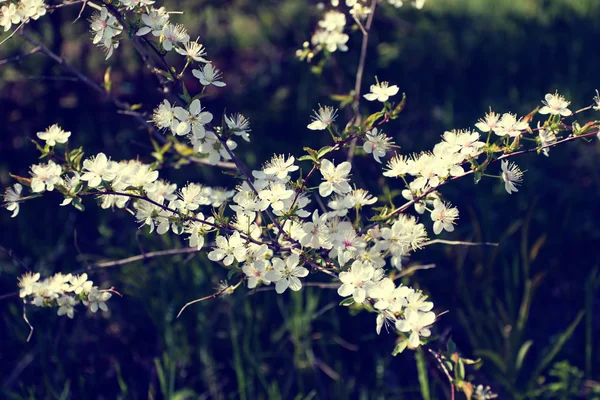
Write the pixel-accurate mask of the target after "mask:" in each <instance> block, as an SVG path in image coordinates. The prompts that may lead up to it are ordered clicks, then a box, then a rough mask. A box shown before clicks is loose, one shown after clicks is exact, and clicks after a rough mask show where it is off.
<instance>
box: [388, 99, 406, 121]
mask: <svg viewBox="0 0 600 400" xmlns="http://www.w3.org/2000/svg"><path fill="white" fill-rule="evenodd" d="M404 106H406V93H402V100H400V104H398V105H397V106H396V108H394V110H393V111H392V115H391V118H392V119H396V118H397V117H398V114H400V113H401V112H402V110H404Z"/></svg>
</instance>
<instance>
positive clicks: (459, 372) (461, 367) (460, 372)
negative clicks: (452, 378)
mask: <svg viewBox="0 0 600 400" xmlns="http://www.w3.org/2000/svg"><path fill="white" fill-rule="evenodd" d="M456 377H457V379H458V380H459V381H464V380H465V364H464V363H463V360H462V359H461V358H459V359H458V362H457V363H456Z"/></svg>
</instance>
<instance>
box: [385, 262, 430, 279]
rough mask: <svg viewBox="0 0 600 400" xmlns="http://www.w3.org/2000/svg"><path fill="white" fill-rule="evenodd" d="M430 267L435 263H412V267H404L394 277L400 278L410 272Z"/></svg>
mask: <svg viewBox="0 0 600 400" xmlns="http://www.w3.org/2000/svg"><path fill="white" fill-rule="evenodd" d="M432 268H435V264H424V265H413V266H412V267H408V268H405V269H403V270H402V271H400V273H399V274H398V275H396V277H395V278H394V279H400V278H402V277H403V276H406V275H409V274H412V273H413V272H415V271H420V270H425V269H432Z"/></svg>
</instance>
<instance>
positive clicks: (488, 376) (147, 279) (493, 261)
mask: <svg viewBox="0 0 600 400" xmlns="http://www.w3.org/2000/svg"><path fill="white" fill-rule="evenodd" d="M166 6H167V8H168V9H170V10H185V12H186V13H185V14H184V15H182V16H176V17H177V18H178V19H179V21H181V22H182V23H184V24H185V25H186V26H187V27H188V29H189V31H190V33H191V35H192V37H194V36H195V35H199V36H200V41H201V42H202V43H203V44H204V45H205V46H206V48H207V49H208V52H209V56H210V58H211V59H212V60H214V62H215V64H216V65H217V66H218V67H219V68H220V69H222V70H223V71H224V74H225V78H226V81H227V84H228V85H227V87H226V88H225V90H221V91H218V92H214V93H213V94H214V97H212V98H211V99H210V100H207V101H206V102H205V105H206V106H208V107H209V109H210V110H211V111H213V112H214V113H216V114H218V113H219V112H220V111H221V110H223V109H225V108H226V109H227V111H228V112H237V111H239V112H242V113H243V114H244V115H246V116H247V117H249V118H250V120H251V122H252V128H253V143H252V144H251V145H250V146H240V147H239V153H240V154H241V155H242V157H243V158H244V159H245V161H246V162H247V163H248V164H250V165H251V166H257V165H260V163H261V162H263V161H264V160H266V159H267V158H268V157H269V156H270V155H271V154H272V153H274V152H279V153H282V152H286V153H287V152H290V153H292V154H294V155H300V149H301V148H302V147H303V146H310V147H312V148H319V147H320V146H322V145H325V144H327V143H328V137H327V136H326V135H322V136H320V135H319V134H318V133H315V132H312V131H310V132H309V131H307V129H306V128H305V127H306V124H307V123H308V122H309V115H310V112H311V109H313V108H315V107H316V105H317V104H318V103H322V104H334V103H333V102H332V100H330V99H328V97H327V95H328V94H329V93H337V94H345V93H347V92H348V88H350V87H351V86H352V84H351V83H352V81H353V79H354V74H355V70H354V69H355V66H356V60H357V58H358V41H359V39H358V36H356V35H354V36H352V38H351V43H350V48H351V49H350V51H349V52H348V53H346V54H341V55H340V56H339V57H338V58H336V60H335V61H333V62H331V63H330V64H327V65H326V66H325V68H324V70H323V73H322V74H320V75H315V74H313V73H311V69H310V66H307V65H305V64H303V63H300V62H297V61H296V60H295V59H294V52H295V50H296V49H297V48H298V47H300V46H301V44H302V42H303V41H304V40H306V39H307V38H308V37H309V35H310V31H311V29H312V27H313V26H314V23H315V17H316V15H315V13H314V8H313V7H307V2H303V1H300V0H281V1H279V0H254V1H248V0H227V1H224V0H203V1H190V0H185V1H174V2H170V3H168V4H166ZM78 12H79V8H78V7H68V8H65V9H62V10H61V11H60V12H56V13H53V15H51V16H50V17H47V18H44V19H41V20H40V21H38V22H35V23H32V24H31V26H30V27H29V29H31V30H33V31H34V32H35V33H36V34H37V35H38V37H39V38H41V39H42V40H43V41H44V43H46V44H47V45H48V46H49V47H50V48H51V49H53V50H54V51H56V52H58V53H60V54H61V55H62V56H63V57H64V58H65V59H66V60H67V61H68V62H69V63H71V64H72V65H73V66H75V67H76V68H78V69H80V70H82V71H84V72H85V73H86V74H87V75H88V76H90V77H92V78H93V79H94V80H96V81H97V82H102V81H103V77H104V75H105V73H106V69H107V68H108V67H109V66H111V71H110V77H111V80H112V93H113V94H115V95H118V96H119V97H120V98H122V99H123V100H125V101H127V102H129V103H131V104H141V110H142V111H146V112H149V111H151V110H152V109H153V107H154V106H155V105H156V104H157V103H158V102H159V101H160V100H161V96H160V93H158V92H157V90H156V85H155V80H154V78H153V77H152V75H151V74H150V73H149V71H147V70H146V69H144V67H143V66H142V65H141V64H140V62H139V60H138V59H137V58H136V55H135V53H134V51H133V49H132V47H131V46H130V45H128V44H127V43H126V42H123V44H122V46H121V47H119V49H118V50H117V51H116V52H115V54H114V55H113V57H112V58H111V59H110V61H109V62H105V61H104V60H103V55H102V53H101V51H100V50H98V49H96V48H94V46H93V45H92V44H91V40H89V33H88V27H87V24H86V23H85V22H84V21H78V22H76V23H71V22H72V21H73V20H74V19H75V18H76V16H77V13H78ZM599 16H600V4H599V3H598V2H597V1H595V0H578V1H569V0H523V1H512V0H494V1H487V0H429V1H428V3H427V6H426V7H425V9H424V10H422V11H416V10H412V9H410V8H406V7H405V8H401V9H394V8H392V7H387V8H386V11H385V12H381V13H379V14H378V15H377V17H376V18H375V28H374V31H373V35H372V40H371V41H370V47H369V55H370V56H369V58H368V62H367V70H366V74H365V82H364V83H365V87H367V85H369V84H370V83H372V81H373V80H374V76H375V75H377V76H378V77H379V78H380V79H381V80H389V81H392V82H393V83H395V84H398V85H400V87H401V91H403V92H405V93H406V94H407V98H408V101H407V105H406V109H405V111H404V112H403V114H402V115H401V117H400V118H399V120H398V121H396V122H394V123H393V124H390V125H388V127H387V128H386V129H385V131H386V132H387V133H388V134H390V135H392V136H394V138H395V140H396V142H397V143H398V144H400V145H401V146H402V150H401V151H402V152H404V153H409V152H412V151H421V150H425V149H428V148H431V146H432V145H433V144H434V143H435V142H436V141H437V140H438V137H439V135H440V134H441V133H443V132H444V130H448V129H452V128H466V127H470V126H472V125H473V124H474V122H475V121H477V119H478V118H480V117H482V116H483V114H484V113H485V112H486V111H487V110H488V107H489V106H491V107H492V108H493V109H494V110H495V111H500V112H505V111H512V112H518V113H520V114H521V115H522V114H525V113H527V112H529V111H531V109H533V108H534V107H535V106H537V105H538V104H539V101H540V99H541V98H542V97H543V95H544V94H545V93H547V92H554V90H559V92H560V93H563V94H565V95H566V96H567V98H569V99H570V100H572V101H573V104H574V105H575V107H578V106H581V107H583V106H585V105H588V104H590V103H591V98H592V96H593V94H594V89H595V88H596V87H595V86H599V82H598V71H599V70H600V58H599V57H598V56H597V55H596V48H597V38H598V36H599V35H600V18H599ZM29 48H30V47H29V46H28V45H27V44H26V43H24V42H23V41H21V40H20V39H19V38H18V37H15V38H13V39H12V40H10V41H9V42H7V43H6V44H4V45H3V46H2V47H0V58H6V57H9V56H13V55H15V54H18V53H19V52H22V51H26V50H27V49H29ZM186 84H188V87H189V88H191V89H192V90H193V89H194V86H193V85H194V82H193V81H192V80H190V82H186ZM195 89H198V88H197V87H196V88H195ZM364 107H365V108H367V107H369V105H364ZM0 120H2V121H3V122H4V123H3V125H2V128H0V129H1V131H2V140H0V186H3V187H4V186H6V185H8V184H9V182H10V179H9V176H8V172H9V171H10V172H12V173H16V174H19V175H26V174H27V168H28V166H29V165H31V164H32V163H34V162H36V152H35V149H34V147H33V144H31V143H30V139H32V138H34V137H35V132H38V131H41V130H43V129H44V128H45V127H47V126H49V125H51V124H53V123H59V124H61V125H62V126H63V127H64V128H65V129H67V130H70V131H72V132H73V136H72V137H71V140H72V141H73V142H74V143H77V145H82V146H83V147H84V149H86V150H87V151H88V155H89V154H90V153H93V152H98V151H100V150H102V151H104V152H106V153H107V154H110V155H112V157H113V158H115V159H123V158H125V157H127V158H131V157H135V156H136V155H139V157H140V158H141V159H143V160H144V161H150V158H149V153H150V152H151V151H152V146H151V144H150V141H149V138H148V136H147V133H146V132H144V131H142V130H140V129H138V128H139V127H138V126H137V125H136V123H135V121H134V120H132V119H131V117H129V116H126V115H122V114H117V113H115V110H114V108H113V107H112V106H111V104H110V103H108V102H107V101H106V99H103V98H99V97H98V96H96V94H95V93H93V92H91V91H90V90H89V88H87V87H85V86H84V85H82V84H81V83H79V82H76V81H73V80H72V79H71V77H69V76H68V74H66V73H65V71H64V70H62V69H61V68H60V67H59V66H57V65H55V64H54V63H53V62H52V61H51V60H49V59H47V58H44V57H43V56H42V55H40V54H37V55H34V56H31V57H28V58H26V59H25V60H23V61H22V62H21V63H18V64H7V65H3V66H2V67H1V68H0ZM599 153H600V145H599V144H598V142H597V141H596V142H593V143H576V144H572V145H568V146H563V147H562V148H557V149H553V150H552V151H551V153H550V160H548V159H546V158H545V157H543V156H538V157H536V156H534V155H531V156H525V157H523V158H521V159H518V160H516V161H517V162H518V163H519V164H520V165H521V167H522V169H524V170H527V173H526V175H525V182H524V184H523V186H522V187H521V188H520V191H519V193H518V194H515V195H512V196H508V195H507V194H506V193H505V192H504V190H503V188H502V187H501V185H499V184H498V183H497V182H492V181H489V180H484V181H482V182H481V183H480V184H479V185H478V186H477V187H474V186H473V183H472V182H470V181H460V182H457V183H456V184H455V185H449V186H448V187H447V188H445V189H444V194H445V195H446V196H447V197H448V198H449V199H450V200H451V201H452V203H453V204H455V205H456V206H458V207H459V209H460V210H461V224H460V225H459V226H458V228H457V231H456V232H455V233H453V234H452V235H448V238H449V239H454V240H458V239H460V240H473V241H493V242H499V243H500V245H499V246H498V247H495V248H491V247H475V248H474V247H443V246H439V247H430V248H428V249H427V250H426V251H423V252H420V253H417V254H416V256H415V259H414V260H412V263H413V264H415V265H416V264H419V263H422V264H428V263H435V264H436V268H435V269H430V270H424V271H417V272H415V273H413V274H409V275H408V276H406V277H404V278H403V279H405V280H406V281H407V283H408V282H410V283H411V284H413V285H419V286H420V287H422V288H423V289H424V290H426V291H427V292H428V293H430V294H431V296H432V300H433V301H434V303H435V304H436V310H435V311H436V312H438V313H439V312H442V311H444V310H448V311H449V313H447V314H445V315H443V316H442V317H441V318H440V320H439V322H438V323H437V324H436V332H437V333H438V334H439V336H438V339H437V340H436V341H434V342H433V343H432V348H433V349H436V348H437V349H446V346H447V343H448V340H449V338H450V337H452V339H453V341H454V342H455V343H456V347H457V351H459V352H460V354H462V355H464V356H465V357H473V358H477V357H480V358H481V359H482V361H483V362H482V363H481V364H480V365H479V364H478V365H477V366H476V368H472V367H468V368H467V370H466V374H467V378H470V379H473V380H474V381H475V382H477V383H481V384H483V385H490V386H491V387H492V389H493V390H494V391H495V392H499V393H500V398H516V399H525V398H549V399H554V398H560V399H563V398H564V399H567V398H568V399H571V398H600V394H599V389H598V388H599V385H600V384H599V383H598V380H599V379H600V376H599V374H600V359H599V355H600V353H599V352H600V350H599V348H598V341H597V340H596V338H597V336H598V332H599V330H600V322H599V321H598V318H597V315H598V312H599V307H600V306H599V304H600V303H599V302H600V299H599V298H598V297H599V296H598V284H599V282H600V279H599V275H598V268H599V266H600V265H599V261H598V249H597V247H598V243H600V229H599V228H598V221H600V209H599V208H598V207H597V206H596V203H597V200H598V198H599V197H600V196H599V195H600V189H599V188H600V168H598V155H599ZM355 163H357V164H358V167H357V168H355V169H354V170H355V171H357V172H356V178H357V180H358V182H359V183H360V185H362V186H363V187H365V188H368V189H370V190H371V191H373V192H377V193H381V192H382V190H383V188H384V183H383V182H382V181H380V180H377V179H372V176H378V174H379V173H378V168H379V167H378V166H377V165H374V163H373V162H372V161H369V162H367V161H366V160H363V159H360V158H357V159H356V160H355ZM358 171H360V172H358ZM162 175H163V176H165V177H166V178H167V179H170V180H172V181H175V182H178V183H184V182H186V181H187V180H195V181H201V182H205V183H207V184H209V185H229V186H231V185H233V181H232V180H231V179H230V177H228V176H226V175H223V174H221V173H220V172H219V171H217V170H215V169H211V168H204V167H197V166H190V165H184V166H181V167H180V168H175V169H170V170H166V171H165V172H164V173H162ZM389 189H390V190H395V189H398V187H390V188H389ZM476 189H477V191H476ZM43 201H46V202H48V203H47V204H44V203H42V202H43ZM59 202H60V199H59V197H58V196H52V195H48V196H45V197H44V199H43V200H39V201H37V202H35V203H34V202H31V203H26V204H24V205H23V206H22V210H21V213H20V215H19V217H18V218H17V219H15V220H11V219H10V218H9V213H8V212H2V213H0V224H2V231H1V233H0V245H2V246H3V247H5V248H7V249H11V250H12V251H13V252H14V254H15V255H17V256H18V257H19V258H20V259H22V260H23V262H25V263H26V264H27V265H29V266H30V268H32V269H33V270H36V271H40V272H41V273H42V274H43V275H44V274H51V273H53V272H57V271H65V272H69V271H75V270H79V269H81V268H85V267H86V265H87V264H88V263H93V262H94V261H96V260H99V259H119V258H124V257H128V256H131V255H134V254H139V253H141V252H144V251H148V250H157V249H167V248H177V247H183V246H186V245H187V244H186V243H182V242H181V241H179V239H178V238H173V237H169V235H165V236H161V237H158V236H156V235H149V234H147V233H146V231H145V230H143V231H142V230H138V231H137V232H136V231H135V223H134V222H133V220H132V219H131V218H130V217H129V216H128V215H126V214H125V213H124V212H119V211H115V212H110V211H108V212H107V211H102V210H97V209H96V208H95V207H93V206H88V207H87V210H86V212H85V213H83V214H82V213H78V212H76V211H75V210H73V209H70V208H62V207H58V204H59ZM90 205H91V204H90ZM22 272H23V271H22V270H21V269H20V267H19V265H18V264H17V263H15V262H14V261H12V260H11V258H10V257H9V256H8V255H7V254H6V253H4V252H0V296H2V295H4V294H7V293H12V292H14V291H15V290H16V289H17V288H16V277H17V276H18V275H19V274H20V273H22ZM89 273H90V275H91V276H92V278H93V279H94V280H95V281H97V282H103V284H104V285H105V286H107V287H110V286H114V287H115V288H117V289H118V290H119V292H121V293H122V294H123V297H122V298H113V299H111V304H110V306H111V308H110V314H109V315H107V316H103V315H92V314H90V315H77V316H76V318H75V319H74V320H73V321H71V320H68V319H66V318H61V317H58V316H56V315H53V314H52V313H49V312H44V311H34V310H32V311H30V312H29V319H30V321H31V322H32V324H33V325H34V327H35V332H34V335H33V339H32V341H31V342H30V343H26V342H25V340H26V337H27V334H28V328H27V325H26V324H25V322H24V321H23V319H22V312H23V310H22V305H21V304H20V303H19V301H18V300H17V299H15V298H7V299H3V300H1V301H0V335H1V337H0V384H1V386H0V397H3V398H11V399H71V398H72V399H83V398H98V399H114V398H120V399H138V398H151V399H158V398H169V399H196V398H199V399H206V398H211V399H237V398H239V399H316V398H319V399H321V398H323V399H324V398H336V399H343V398H353V399H354V398H356V399H383V398H397V399H413V398H424V399H443V398H447V396H448V394H449V386H448V382H447V379H446V378H445V376H444V374H443V372H442V371H441V370H440V369H439V368H438V367H437V363H436V361H435V360H434V359H433V358H432V357H431V354H430V353H429V352H427V351H424V352H422V353H421V352H417V353H415V354H414V357H413V355H412V354H411V353H409V352H404V353H402V354H400V355H398V356H396V357H392V356H391V355H390V353H391V351H392V349H393V348H394V340H395V338H394V336H393V335H387V334H385V333H382V335H381V336H380V337H377V335H376V334H375V329H374V328H375V321H374V318H373V316H372V315H369V314H368V313H364V312H359V311H356V310H354V309H352V308H350V309H347V308H341V307H338V306H337V304H338V303H339V300H340V299H339V297H338V296H337V294H336V293H335V290H331V289H323V288H318V287H314V288H313V287H307V288H306V290H303V291H301V292H300V293H293V294H286V295H284V296H277V295H276V294H275V293H274V292H273V291H271V290H269V289H270V288H266V290H262V289H261V290H258V291H255V292H250V293H247V292H246V291H245V290H241V289H240V290H238V291H237V292H236V293H234V295H233V296H231V297H227V298H223V299H219V300H212V301H208V302H203V303H200V304H196V305H194V306H193V307H191V308H189V309H187V310H186V311H185V312H184V313H183V315H182V316H181V317H180V318H179V319H176V318H175V316H176V314H177V312H178V311H179V309H180V308H181V306H182V305H183V304H185V303H186V302H188V301H190V300H192V299H194V298H197V297H202V296H204V295H207V294H210V293H212V292H213V291H214V287H216V286H217V285H218V284H219V282H220V281H221V280H224V279H225V278H226V271H224V270H221V269H220V268H218V266H216V265H214V264H212V263H210V262H208V260H207V259H206V258H205V257H204V256H202V255H194V256H183V255H182V256H176V257H170V258H163V259H152V260H146V261H143V262H138V263H134V264H130V265H126V266H122V267H118V268H112V269H111V268H105V269H96V270H92V271H90V272H89ZM309 280H310V281H311V282H316V283H318V279H317V277H316V276H312V279H309ZM354 313H356V314H357V315H351V314H354ZM81 314H82V313H81Z"/></svg>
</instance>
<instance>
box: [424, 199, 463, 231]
mask: <svg viewBox="0 0 600 400" xmlns="http://www.w3.org/2000/svg"><path fill="white" fill-rule="evenodd" d="M433 207H434V208H433V211H432V212H431V219H432V220H433V221H434V223H433V232H434V233H435V234H436V235H439V234H440V233H442V230H444V229H445V230H446V231H448V232H452V231H453V230H454V224H455V222H454V220H455V219H457V218H458V209H457V208H456V207H448V205H447V204H444V203H442V201H441V200H440V199H435V200H434V201H433Z"/></svg>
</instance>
